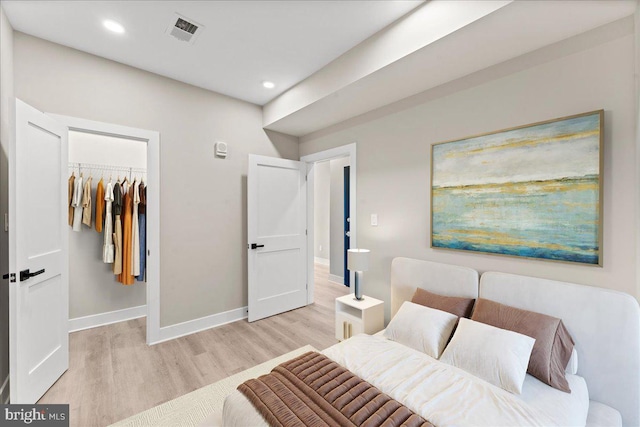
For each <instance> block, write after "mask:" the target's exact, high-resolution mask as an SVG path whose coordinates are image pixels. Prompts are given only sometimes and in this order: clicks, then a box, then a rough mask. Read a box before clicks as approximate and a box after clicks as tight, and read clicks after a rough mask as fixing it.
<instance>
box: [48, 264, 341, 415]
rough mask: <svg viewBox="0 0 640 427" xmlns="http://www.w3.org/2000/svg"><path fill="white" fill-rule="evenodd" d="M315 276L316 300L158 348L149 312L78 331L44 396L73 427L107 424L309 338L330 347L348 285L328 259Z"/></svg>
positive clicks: (311, 343)
mask: <svg viewBox="0 0 640 427" xmlns="http://www.w3.org/2000/svg"><path fill="white" fill-rule="evenodd" d="M315 275H316V285H315V286H316V288H315V303H314V304H311V305H309V306H306V307H303V308H300V309H297V310H293V311H289V312H287V313H283V314H280V315H278V316H273V317H269V318H267V319H263V320H260V321H257V322H253V323H248V322H247V321H246V320H241V321H238V322H234V323H230V324H228V325H224V326H220V327H218V328H214V329H209V330H206V331H202V332H199V333H197V334H193V335H189V336H186V337H182V338H177V339H175V340H171V341H167V342H164V343H161V344H157V345H154V346H151V347H149V346H147V345H146V344H145V333H146V332H145V319H144V318H142V319H135V320H130V321H127V322H121V323H116V324H113V325H108V326H103V327H99V328H93V329H88V330H85V331H79V332H74V333H72V334H70V336H69V346H70V349H69V350H70V354H69V356H70V360H69V370H68V371H67V372H66V373H65V374H64V375H63V376H62V377H60V379H59V380H58V381H57V382H56V383H55V384H54V385H53V387H51V388H50V389H49V391H47V393H46V394H45V395H44V396H43V397H42V399H40V401H39V402H38V403H68V404H69V410H70V424H71V426H78V427H93V426H106V425H109V424H111V423H114V422H116V421H119V420H121V419H124V418H127V417H129V416H131V415H134V414H137V413H138V412H141V411H144V410H146V409H149V408H152V407H154V406H156V405H159V404H161V403H164V402H166V401H168V400H171V399H175V398H176V397H179V396H181V395H183V394H185V393H189V392H191V391H193V390H196V389H198V388H200V387H203V386H205V385H207V384H211V383H213V382H216V381H218V380H220V379H222V378H225V377H228V376H229V375H233V374H235V373H237V372H240V371H243V370H245V369H247V368H250V367H252V366H255V365H257V364H259V363H262V362H265V361H267V360H269V359H272V358H274V357H277V356H280V355H282V354H284V353H287V352H289V351H291V350H295V349H297V348H299V347H302V346H304V345H307V344H310V345H312V346H314V347H315V348H317V349H319V350H322V349H324V348H326V347H329V346H330V345H333V344H335V343H336V342H337V341H336V339H335V336H334V314H335V303H334V300H335V298H336V297H338V296H341V295H345V294H347V293H349V288H347V287H345V286H342V285H338V284H335V283H332V282H329V281H328V280H327V277H328V267H326V266H323V265H316V269H315Z"/></svg>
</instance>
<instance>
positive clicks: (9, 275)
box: [2, 273, 16, 283]
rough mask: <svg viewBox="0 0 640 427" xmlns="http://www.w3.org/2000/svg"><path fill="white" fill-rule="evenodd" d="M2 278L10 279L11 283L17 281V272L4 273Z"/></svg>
mask: <svg viewBox="0 0 640 427" xmlns="http://www.w3.org/2000/svg"><path fill="white" fill-rule="evenodd" d="M2 279H3V280H6V279H9V282H10V283H15V282H16V273H7V274H3V275H2Z"/></svg>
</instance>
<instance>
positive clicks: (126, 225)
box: [118, 185, 134, 285]
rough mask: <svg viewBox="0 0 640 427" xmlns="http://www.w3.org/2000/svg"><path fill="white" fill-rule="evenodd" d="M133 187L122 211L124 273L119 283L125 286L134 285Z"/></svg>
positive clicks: (130, 187)
mask: <svg viewBox="0 0 640 427" xmlns="http://www.w3.org/2000/svg"><path fill="white" fill-rule="evenodd" d="M133 188H134V187H133V185H130V186H129V191H127V192H126V193H123V194H124V198H123V206H122V207H123V209H122V273H121V274H120V276H119V277H118V281H119V282H120V283H122V284H123V285H133V281H134V280H133V274H131V272H132V265H131V249H132V247H131V243H132V239H131V238H132V216H133Z"/></svg>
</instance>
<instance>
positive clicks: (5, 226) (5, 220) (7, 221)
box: [4, 212, 9, 232]
mask: <svg viewBox="0 0 640 427" xmlns="http://www.w3.org/2000/svg"><path fill="white" fill-rule="evenodd" d="M4 231H5V232H6V231H9V214H8V213H6V212H5V214H4Z"/></svg>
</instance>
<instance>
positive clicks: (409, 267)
mask: <svg viewBox="0 0 640 427" xmlns="http://www.w3.org/2000/svg"><path fill="white" fill-rule="evenodd" d="M416 288H422V289H425V290H427V291H429V292H434V293H437V294H440V295H447V296H451V297H464V298H478V272H477V271H475V270H472V269H471V268H467V267H460V266H457V265H449V264H441V263H439V262H432V261H422V260H418V259H411V258H394V259H393V261H392V262H391V317H393V316H394V315H395V314H396V312H397V311H398V309H400V306H401V305H402V303H403V302H405V301H411V297H413V294H414V292H415V291H416Z"/></svg>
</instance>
